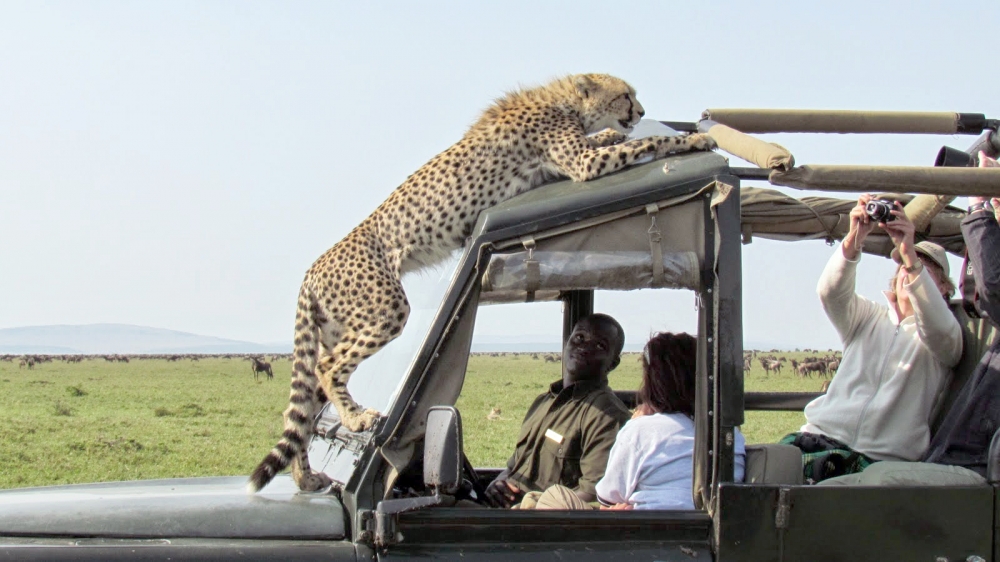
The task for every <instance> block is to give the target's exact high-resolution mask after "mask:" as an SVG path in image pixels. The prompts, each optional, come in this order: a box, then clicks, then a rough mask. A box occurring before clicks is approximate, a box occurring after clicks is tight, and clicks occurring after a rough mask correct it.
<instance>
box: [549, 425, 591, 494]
mask: <svg viewBox="0 0 1000 562" xmlns="http://www.w3.org/2000/svg"><path fill="white" fill-rule="evenodd" d="M544 439H545V443H543V444H542V451H541V455H540V456H541V458H540V459H539V460H540V461H541V470H540V474H539V476H540V480H544V481H545V483H546V484H545V486H544V487H548V486H551V485H552V484H562V485H563V486H566V487H567V488H575V487H576V485H577V483H578V482H579V481H580V477H581V476H582V475H583V472H582V471H581V469H580V444H579V443H578V442H577V441H576V440H575V439H568V438H564V439H563V442H562V443H556V442H555V441H554V440H552V439H549V438H548V437H545V438H544Z"/></svg>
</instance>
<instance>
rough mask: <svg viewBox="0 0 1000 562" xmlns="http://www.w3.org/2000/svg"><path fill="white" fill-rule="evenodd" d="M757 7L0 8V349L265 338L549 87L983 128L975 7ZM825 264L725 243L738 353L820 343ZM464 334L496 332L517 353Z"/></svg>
mask: <svg viewBox="0 0 1000 562" xmlns="http://www.w3.org/2000/svg"><path fill="white" fill-rule="evenodd" d="M753 4H756V3H753ZM765 6H766V7H756V6H754V5H751V3H746V2H711V3H709V2H683V3H682V2H628V3H613V2H558V3H556V2H553V3H542V2H511V1H505V2H500V3H492V4H488V3H480V2H454V3H419V4H417V3H398V4H394V5H392V7H391V8H385V7H371V6H368V5H366V3H362V2H248V1H239V2H236V1H233V2H206V1H192V2H176V1H171V2H153V1H149V2H91V1H72V2H11V1H4V2H0V328H9V327H17V326H28V325H45V324H89V323H99V322H119V323H128V324H138V325H145V326H154V327H161V328H169V329H174V330H182V331H187V332H194V333H198V334H205V335H212V336H218V337H224V338H232V339H241V340H250V341H255V342H262V343H265V342H267V343H269V342H287V341H290V339H291V333H292V327H293V315H294V308H295V297H296V294H297V291H298V287H299V284H300V282H301V280H302V275H303V273H304V271H305V270H306V269H307V268H308V266H309V265H310V264H311V263H312V261H313V260H315V259H316V258H317V257H318V256H319V255H320V254H321V253H323V252H324V251H325V250H326V249H327V248H328V247H329V246H331V245H332V244H334V243H335V242H337V241H338V240H339V239H340V238H341V237H343V236H344V235H345V234H346V233H347V232H349V231H350V229H351V228H353V227H354V225H356V224H357V223H358V222H359V221H361V220H362V219H363V218H364V217H365V216H366V215H367V214H368V213H370V212H371V211H372V210H373V209H374V208H375V207H376V206H377V205H378V204H379V202H381V201H382V200H383V199H384V198H385V197H386V196H387V195H388V194H389V193H390V192H391V190H392V189H394V188H395V187H396V186H397V185H399V184H400V183H401V182H402V180H403V179H405V178H406V177H407V176H408V175H409V174H410V173H412V172H413V171H414V170H416V169H417V168H418V167H419V166H421V165H422V164H423V163H424V162H426V161H427V160H428V159H430V158H431V157H432V156H433V155H434V154H436V153H438V152H440V151H441V150H443V149H445V148H446V147H447V146H449V145H450V144H452V143H453V142H455V141H457V140H458V139H459V138H460V137H461V136H462V134H463V133H464V131H465V129H466V128H467V127H468V125H470V124H471V123H472V122H473V121H474V120H475V119H476V116H477V114H478V112H479V111H481V110H482V109H483V108H485V107H486V106H487V105H488V104H489V103H490V101H491V100H492V99H494V98H496V97H497V96H499V95H501V94H502V93H503V92H504V91H506V90H509V89H512V88H515V87H517V86H518V85H536V84H539V83H542V82H545V81H547V80H549V79H551V78H553V77H557V76H561V75H564V74H568V73H577V72H606V73H610V74H614V75H617V76H620V77H622V78H625V79H626V80H628V81H629V82H631V83H632V85H633V86H635V87H636V89H637V90H638V97H639V99H640V100H641V101H642V103H643V105H644V106H645V108H646V111H647V116H648V117H653V118H658V119H666V120H687V121H694V120H697V118H698V117H699V115H700V113H701V111H702V110H703V109H706V108H709V107H778V108H820V109H884V110H933V111H964V112H981V113H986V114H987V116H989V117H993V118H997V117H1000V77H998V74H1000V65H998V64H997V62H996V57H995V46H996V33H997V30H998V29H1000V5H997V4H996V2H985V1H983V2H962V3H960V4H954V5H948V4H946V3H941V2H918V1H913V2H878V3H876V2H870V1H869V2H838V3H828V4H822V5H821V4H818V3H812V2H788V3H766V4H765ZM768 138H769V139H770V140H774V141H776V142H780V143H782V144H783V145H785V146H787V147H788V148H789V149H791V151H792V152H793V153H794V154H795V156H796V160H797V161H798V162H799V163H803V164H804V163H859V164H861V163H881V164H899V165H915V164H930V163H932V162H933V159H934V155H935V154H936V152H937V149H938V148H939V147H940V146H941V145H942V144H948V145H951V146H956V147H959V148H965V147H967V146H968V145H969V144H970V143H971V142H972V141H973V140H974V137H964V136H963V137H933V136H919V137H909V138H900V137H887V136H877V137H858V136H805V135H796V136H792V135H778V136H773V137H768ZM959 203H960V204H962V205H964V204H965V202H964V201H963V200H960V201H959ZM832 251H833V249H832V248H829V247H827V246H826V245H825V244H823V243H822V242H802V243H794V244H790V243H776V242H767V241H763V240H759V239H758V240H755V241H754V243H753V244H751V245H750V246H746V247H745V251H744V270H745V280H744V293H745V301H746V304H745V308H744V317H745V337H746V339H747V340H756V341H774V342H781V343H783V344H785V345H786V346H787V347H822V348H827V347H836V346H838V342H837V338H836V335H835V333H834V332H833V330H832V329H831V328H830V327H829V325H828V322H827V321H826V318H825V316H824V315H823V313H822V310H821V309H820V307H819V303H818V301H817V299H816V296H815V280H816V278H817V277H818V275H819V273H820V271H821V270H822V268H823V265H824V263H825V262H826V260H827V258H828V257H829V255H830V252H832ZM957 268H958V262H957V260H956V261H953V268H952V269H953V271H957ZM891 273H892V265H891V263H890V262H889V261H888V260H883V259H880V258H872V257H868V258H867V259H866V260H865V262H864V263H863V264H862V266H861V274H860V279H859V291H860V292H862V294H865V295H867V296H870V297H872V298H880V297H879V292H880V291H881V290H882V289H883V288H884V287H885V285H886V279H887V278H888V277H889V276H890V275H891ZM431 275H433V274H431ZM679 303H680V304H677V303H666V304H663V305H662V308H657V307H649V306H646V307H644V308H645V309H652V310H655V311H656V312H655V314H656V315H659V316H663V317H670V316H671V315H673V314H674V312H673V311H674V308H675V307H678V306H679V307H681V309H683V313H680V312H678V313H677V314H678V315H683V316H684V317H685V320H683V321H681V320H678V321H677V322H672V321H669V320H667V321H664V322H663V324H662V325H647V324H644V322H646V321H645V320H642V319H639V318H638V317H637V318H635V319H632V318H630V317H629V318H625V319H624V320H625V322H626V329H627V331H628V333H629V339H630V340H631V342H632V343H640V342H641V341H642V340H643V339H644V338H645V336H646V335H648V331H649V330H651V329H692V328H693V310H692V307H693V298H692V297H690V296H689V295H688V296H685V297H684V298H683V299H681V300H680V301H679ZM598 304H599V305H600V304H601V302H600V301H599V302H598ZM489 314H491V315H492V316H490V319H491V322H493V323H495V324H496V325H497V326H498V328H497V332H498V333H500V332H503V331H504V329H505V328H504V327H507V328H509V329H510V330H513V331H515V332H516V331H518V330H520V331H522V332H523V331H524V330H523V326H521V324H520V323H519V322H520V321H519V319H518V318H515V317H511V315H509V314H508V315H506V316H505V315H504V314H502V313H500V312H490V313H489ZM689 319H691V320H689ZM546 326H548V324H547V325H546ZM547 329H548V327H545V328H544V330H547ZM540 330H541V329H540Z"/></svg>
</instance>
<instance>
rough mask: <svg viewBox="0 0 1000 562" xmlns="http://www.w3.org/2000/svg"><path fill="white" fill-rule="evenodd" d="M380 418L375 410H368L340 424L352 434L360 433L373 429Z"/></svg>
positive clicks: (347, 418)
mask: <svg viewBox="0 0 1000 562" xmlns="http://www.w3.org/2000/svg"><path fill="white" fill-rule="evenodd" d="M380 416H381V414H379V413H378V411H377V410H373V409H371V408H368V409H367V410H365V411H364V412H361V413H360V414H355V415H352V416H349V417H346V418H344V419H342V420H340V422H341V423H342V424H343V425H344V427H346V428H347V429H348V430H350V431H352V432H354V433H360V432H362V431H365V430H368V429H371V428H373V427H375V424H377V423H378V420H379V417H380Z"/></svg>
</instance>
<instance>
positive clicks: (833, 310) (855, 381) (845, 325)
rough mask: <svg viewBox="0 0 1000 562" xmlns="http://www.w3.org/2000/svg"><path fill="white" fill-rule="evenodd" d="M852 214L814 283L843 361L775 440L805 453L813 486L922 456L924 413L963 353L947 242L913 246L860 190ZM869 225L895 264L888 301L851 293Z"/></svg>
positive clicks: (891, 205) (898, 210)
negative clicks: (878, 231)
mask: <svg viewBox="0 0 1000 562" xmlns="http://www.w3.org/2000/svg"><path fill="white" fill-rule="evenodd" d="M850 220H851V225H850V230H849V232H848V234H847V236H845V237H844V240H843V242H842V243H841V245H840V247H839V248H837V250H835V251H834V254H833V256H832V257H831V258H830V261H829V262H828V263H827V265H826V268H825V269H824V271H823V274H822V276H821V277H820V280H819V284H818V286H817V293H818V294H819V297H820V301H821V302H822V304H823V309H824V310H825V311H826V314H827V316H828V317H829V318H830V321H831V322H832V323H833V326H834V328H836V330H837V333H838V334H839V335H840V338H841V340H842V341H843V344H844V355H843V359H842V360H841V364H840V368H839V369H838V371H837V376H836V377H834V378H833V380H832V382H831V383H830V388H829V389H828V390H827V392H826V394H824V395H822V396H820V397H819V398H816V399H815V400H813V401H812V402H810V403H809V404H808V405H807V406H806V408H805V412H804V413H805V416H806V423H805V425H803V426H802V428H801V429H800V430H799V432H798V433H793V434H791V435H788V436H786V437H785V438H784V439H782V441H781V442H782V443H788V444H792V445H795V446H797V447H799V448H800V449H802V451H803V472H804V475H805V477H806V479H807V481H812V482H818V481H821V480H825V479H827V478H831V477H834V476H840V475H843V474H852V473H856V472H860V471H862V470H864V469H865V468H866V467H867V466H868V465H870V464H871V463H873V462H876V461H882V460H905V461H915V460H919V459H921V458H922V457H923V456H924V453H925V452H926V450H927V446H928V443H929V441H930V427H929V418H930V415H931V410H932V409H933V407H934V403H935V400H936V399H937V397H938V395H939V393H940V392H941V390H942V389H943V388H944V385H945V383H946V382H947V378H948V375H949V371H950V369H951V367H953V366H954V365H955V364H956V363H958V361H959V359H960V358H961V354H962V331H961V327H960V326H959V324H958V321H957V320H956V319H955V317H954V316H953V315H952V314H951V311H950V310H949V308H948V299H949V298H950V296H951V294H952V293H953V292H954V289H955V286H954V284H953V283H952V281H951V279H950V278H949V267H948V258H947V256H946V254H945V250H944V248H942V247H941V246H938V245H937V244H934V243H931V242H920V243H916V242H915V241H914V226H913V223H912V222H911V221H910V219H909V218H908V217H907V216H906V213H905V212H904V211H903V208H902V205H900V204H899V203H898V202H883V201H878V200H874V198H873V197H871V196H869V195H862V196H861V197H859V198H858V203H857V205H856V206H855V207H854V208H853V209H852V210H851V213H850ZM876 227H879V228H882V229H883V230H884V231H885V232H886V234H888V235H889V237H890V238H891V239H892V242H893V244H894V245H895V249H894V250H893V251H892V258H893V259H894V260H895V261H896V263H898V264H899V265H898V266H897V268H896V274H895V275H894V276H893V278H892V280H891V285H890V290H889V291H888V292H886V298H887V301H888V302H887V304H885V305H882V304H878V303H875V302H873V301H871V300H868V299H866V298H864V297H862V296H860V295H858V294H857V293H855V276H856V271H857V267H858V263H859V262H860V258H861V247H862V244H863V243H864V240H865V238H866V237H867V236H868V235H869V234H870V233H871V232H872V231H873V230H874V229H875V228H876Z"/></svg>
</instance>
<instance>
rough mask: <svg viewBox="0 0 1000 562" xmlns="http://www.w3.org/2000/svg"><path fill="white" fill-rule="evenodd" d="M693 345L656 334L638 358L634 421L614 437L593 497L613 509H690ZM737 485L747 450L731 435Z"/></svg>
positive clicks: (674, 336) (682, 338)
mask: <svg viewBox="0 0 1000 562" xmlns="http://www.w3.org/2000/svg"><path fill="white" fill-rule="evenodd" d="M696 366H697V340H695V338H694V337H692V336H690V335H688V334H683V333H682V334H672V333H669V332H661V333H659V334H656V335H655V336H653V337H652V339H650V340H649V342H648V343H647V344H646V348H645V349H644V350H643V353H642V383H641V384H640V386H639V391H638V392H637V394H636V400H637V402H638V405H637V407H636V411H635V415H634V416H633V417H632V419H631V420H629V422H628V423H626V424H625V426H624V427H622V429H621V431H619V432H618V437H617V438H616V439H615V444H614V446H613V447H612V448H611V454H610V457H609V458H608V468H607V470H606V471H605V473H604V478H602V479H601V480H600V481H599V482H598V483H597V497H598V499H599V500H600V501H601V503H602V504H604V505H605V506H613V507H612V508H613V509H694V500H693V498H692V495H691V490H692V474H693V471H694V466H693V463H692V456H693V453H694V419H693V418H694V381H695V372H696ZM734 449H735V453H736V466H735V467H734V475H735V479H736V481H737V482H742V481H743V474H744V469H745V466H746V444H745V441H744V439H743V435H742V434H741V433H740V432H739V430H736V443H735V444H734Z"/></svg>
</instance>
